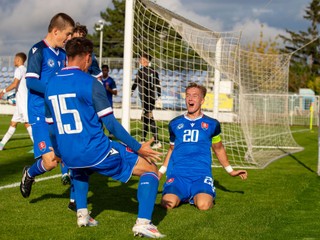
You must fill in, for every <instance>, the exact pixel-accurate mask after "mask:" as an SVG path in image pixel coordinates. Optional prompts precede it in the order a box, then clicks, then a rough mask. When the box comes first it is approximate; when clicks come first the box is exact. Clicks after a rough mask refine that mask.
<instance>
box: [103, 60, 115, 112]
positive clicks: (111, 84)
mask: <svg viewBox="0 0 320 240" xmlns="http://www.w3.org/2000/svg"><path fill="white" fill-rule="evenodd" d="M101 68H102V78H101V81H102V83H103V86H104V87H105V89H106V92H107V97H108V100H109V103H110V105H111V107H113V100H112V96H113V95H115V96H116V95H117V94H118V91H117V85H116V82H115V81H114V80H113V78H112V77H110V76H109V66H108V65H106V64H104V65H102V67H101Z"/></svg>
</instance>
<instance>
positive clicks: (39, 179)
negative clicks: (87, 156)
mask: <svg viewBox="0 0 320 240" xmlns="http://www.w3.org/2000/svg"><path fill="white" fill-rule="evenodd" d="M57 177H61V174H56V175H53V176H49V177H44V178H36V182H41V181H45V180H49V179H53V178H57ZM18 186H20V182H17V183H12V184H9V185H5V186H0V190H2V189H5V188H14V187H18Z"/></svg>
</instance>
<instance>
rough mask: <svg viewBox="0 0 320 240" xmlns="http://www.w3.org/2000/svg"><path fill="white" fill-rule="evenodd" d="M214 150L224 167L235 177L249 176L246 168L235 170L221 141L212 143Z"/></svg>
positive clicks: (245, 177)
mask: <svg viewBox="0 0 320 240" xmlns="http://www.w3.org/2000/svg"><path fill="white" fill-rule="evenodd" d="M212 150H213V151H214V153H215V154H216V156H217V158H218V160H219V162H220V164H221V165H222V166H223V167H224V169H225V170H226V171H227V172H228V173H229V174H230V175H231V176H233V177H235V176H239V177H241V179H243V180H245V179H247V177H248V173H247V171H246V170H234V169H233V168H232V167H231V165H230V163H229V160H228V156H227V152H226V150H225V148H224V146H223V144H222V142H221V141H219V142H217V143H212Z"/></svg>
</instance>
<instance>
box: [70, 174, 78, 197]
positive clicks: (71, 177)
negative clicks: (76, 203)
mask: <svg viewBox="0 0 320 240" xmlns="http://www.w3.org/2000/svg"><path fill="white" fill-rule="evenodd" d="M69 174H70V180H71V185H70V200H71V199H72V200H75V199H76V196H75V194H74V184H73V171H72V170H71V169H70V172H69Z"/></svg>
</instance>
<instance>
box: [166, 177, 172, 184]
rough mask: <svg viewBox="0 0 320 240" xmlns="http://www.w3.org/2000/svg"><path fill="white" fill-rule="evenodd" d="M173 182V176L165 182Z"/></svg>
mask: <svg viewBox="0 0 320 240" xmlns="http://www.w3.org/2000/svg"><path fill="white" fill-rule="evenodd" d="M173 182H174V178H169V179H168V180H167V181H166V183H168V184H170V183H173Z"/></svg>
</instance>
